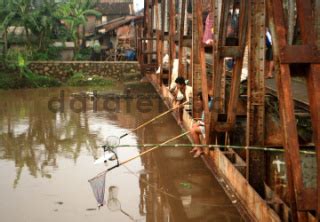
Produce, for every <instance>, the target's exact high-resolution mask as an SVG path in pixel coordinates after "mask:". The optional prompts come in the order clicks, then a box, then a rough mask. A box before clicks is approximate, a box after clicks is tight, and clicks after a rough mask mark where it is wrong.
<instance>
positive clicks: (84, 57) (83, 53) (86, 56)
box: [74, 48, 92, 61]
mask: <svg viewBox="0 0 320 222" xmlns="http://www.w3.org/2000/svg"><path fill="white" fill-rule="evenodd" d="M91 55H92V49H91V48H81V49H80V50H79V52H78V53H77V54H76V55H75V56H74V60H76V61H88V60H91Z"/></svg>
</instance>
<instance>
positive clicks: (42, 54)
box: [32, 46, 64, 61]
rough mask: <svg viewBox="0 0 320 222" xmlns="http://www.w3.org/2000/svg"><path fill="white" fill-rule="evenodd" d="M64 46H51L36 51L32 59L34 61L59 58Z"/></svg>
mask: <svg viewBox="0 0 320 222" xmlns="http://www.w3.org/2000/svg"><path fill="white" fill-rule="evenodd" d="M63 48H64V47H55V46H49V47H48V48H47V49H46V50H45V51H36V52H34V53H33V56H32V60H34V61H48V60H59V59H60V57H61V56H60V52H61V50H63Z"/></svg>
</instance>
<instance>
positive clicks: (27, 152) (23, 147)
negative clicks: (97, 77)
mask: <svg viewBox="0 0 320 222" xmlns="http://www.w3.org/2000/svg"><path fill="white" fill-rule="evenodd" d="M62 90H63V92H64V95H63V96H64V97H63V103H64V107H63V110H60V111H63V112H60V111H59V112H56V113H55V112H52V110H59V109H58V108H59V107H58V106H57V103H54V106H53V108H52V107H51V110H50V109H49V108H48V102H49V101H50V100H52V98H54V97H59V96H60V95H61V93H60V92H61V91H62ZM80 91H86V89H84V88H82V89H81V88H55V89H28V90H10V91H0V98H1V99H0V197H1V201H0V215H1V218H0V220H1V221H2V222H12V221H19V222H23V221H30V222H38V221H39V222H40V221H41V222H43V221H46V222H51V221H54V222H56V221H77V222H81V221H89V220H90V221H96V222H99V221H110V222H113V221H114V222H118V221H121V222H122V221H148V222H149V221H150V222H153V221H154V222H157V221H175V222H178V221H182V222H187V221H201V222H202V221H215V222H219V221H221V222H226V221H242V219H241V217H240V215H239V213H238V211H237V209H236V208H235V207H234V206H233V204H232V202H231V201H230V200H229V199H228V197H227V196H226V194H225V193H224V191H223V189H222V188H221V187H220V186H219V184H218V182H217V181H216V180H215V179H214V177H213V176H212V175H211V174H210V172H209V170H208V169H207V168H206V166H205V165H204V163H203V162H202V161H201V160H200V159H196V160H194V159H193V158H192V157H191V155H190V154H189V149H186V148H179V147H174V148H170V147H169V148H161V149H158V150H156V151H154V152H152V153H150V154H147V155H145V156H143V157H142V158H140V159H136V160H134V161H132V162H130V163H128V164H127V165H126V167H119V168H117V169H115V170H113V171H110V172H109V173H107V175H106V193H105V199H106V200H108V196H109V195H110V194H109V190H115V191H116V192H117V200H116V201H115V202H114V203H109V205H107V206H104V207H101V208H100V209H98V208H97V203H96V200H95V198H94V196H93V192H92V190H91V187H90V185H89V183H88V179H90V178H92V177H94V176H96V175H97V174H98V173H100V172H102V171H103V170H105V169H106V168H107V167H111V166H112V164H113V163H108V166H105V165H104V164H100V165H94V161H95V159H97V158H99V157H101V156H102V155H103V153H102V149H101V145H102V144H104V141H105V140H106V138H107V137H108V136H114V135H115V136H120V135H122V134H124V133H126V132H128V130H129V129H132V128H134V127H136V126H138V125H139V124H141V123H143V122H145V121H146V120H149V119H150V118H152V117H154V116H156V115H157V114H158V113H159V112H162V111H163V110H164V107H161V106H163V105H162V104H161V103H159V99H157V98H153V99H152V101H153V102H152V104H153V105H152V109H151V111H150V110H146V109H144V108H143V109H141V107H140V108H139V107H137V101H136V100H135V99H133V100H132V101H131V102H130V104H129V105H128V102H127V101H122V100H121V101H120V106H119V109H117V108H118V107H116V105H117V104H116V103H115V102H114V103H110V104H107V105H106V104H105V102H104V101H101V99H100V100H98V103H97V104H93V102H92V101H90V100H86V107H85V110H84V109H83V110H82V111H83V112H80V113H79V111H81V109H80V108H83V107H82V105H83V104H81V103H80V102H79V101H76V102H75V100H73V102H72V98H73V97H72V96H71V94H72V93H75V92H80ZM60 99H61V98H60ZM61 101H62V100H61ZM61 101H60V102H61ZM140 103H142V104H143V103H144V102H141V101H140ZM70 104H71V105H72V106H74V109H70ZM140 105H141V104H140ZM60 108H61V107H60ZM114 110H116V112H114ZM181 133H182V131H181V129H180V128H179V127H178V126H177V125H176V122H175V121H174V119H173V118H172V116H171V115H168V116H166V117H164V118H162V119H160V120H157V121H156V122H154V123H153V124H150V125H148V126H147V127H145V128H143V129H141V130H139V131H138V132H136V133H132V134H129V135H128V136H127V137H125V138H123V139H121V144H127V145H136V144H141V143H161V142H163V141H166V140H167V139H170V138H172V137H173V136H176V135H179V134H181ZM176 142H177V143H187V142H188V140H187V139H186V138H182V139H180V140H178V141H176ZM144 149H145V148H144ZM117 152H118V155H119V158H120V160H125V159H127V158H129V157H132V156H134V155H136V154H138V153H139V152H141V150H139V148H138V147H126V148H118V149H117Z"/></svg>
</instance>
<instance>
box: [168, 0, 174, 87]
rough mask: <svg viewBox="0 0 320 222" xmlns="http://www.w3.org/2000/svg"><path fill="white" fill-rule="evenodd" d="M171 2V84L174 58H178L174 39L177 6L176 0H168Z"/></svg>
mask: <svg viewBox="0 0 320 222" xmlns="http://www.w3.org/2000/svg"><path fill="white" fill-rule="evenodd" d="M168 3H169V12H170V13H169V23H170V26H169V84H170V83H171V81H174V80H172V79H171V76H172V68H173V60H174V59H175V58H176V44H175V41H174V37H175V32H176V27H175V26H176V23H175V16H176V8H175V0H168Z"/></svg>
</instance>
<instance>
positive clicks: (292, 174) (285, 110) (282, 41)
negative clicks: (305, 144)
mask: <svg viewBox="0 0 320 222" xmlns="http://www.w3.org/2000/svg"><path fill="white" fill-rule="evenodd" d="M267 3H268V12H269V15H270V18H269V19H270V21H269V26H270V31H271V35H272V42H273V53H274V57H275V58H276V62H277V63H278V64H279V67H280V73H278V74H277V75H276V80H277V89H278V97H279V111H280V120H281V122H282V130H283V141H284V148H285V160H286V169H287V180H288V193H289V199H290V207H291V211H292V219H293V221H298V218H299V220H301V221H304V220H306V214H305V213H299V212H298V205H297V204H298V202H300V201H301V200H302V188H303V184H302V170H301V161H300V155H299V142H298V132H297V126H296V119H295V115H294V103H293V97H292V90H291V89H292V88H291V77H290V68H289V65H288V64H281V63H280V61H279V60H278V58H279V57H280V51H279V49H280V48H284V47H286V46H287V38H286V25H285V21H284V14H283V6H282V1H281V0H271V1H267Z"/></svg>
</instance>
